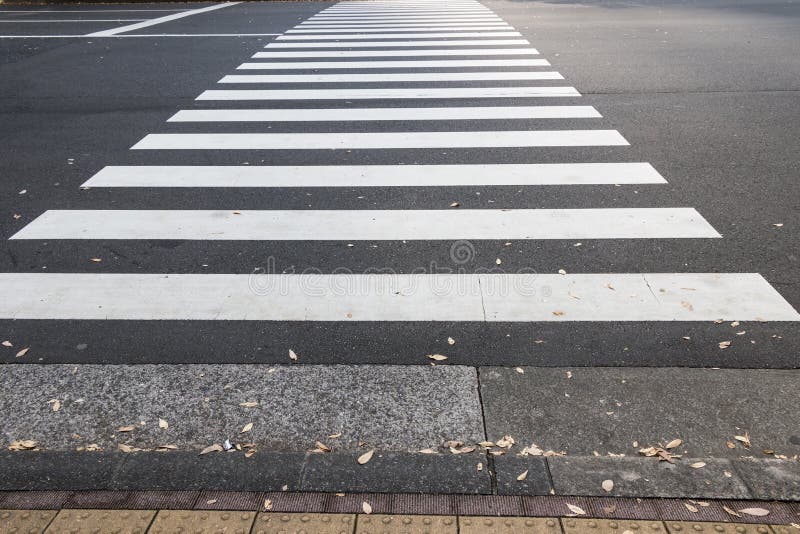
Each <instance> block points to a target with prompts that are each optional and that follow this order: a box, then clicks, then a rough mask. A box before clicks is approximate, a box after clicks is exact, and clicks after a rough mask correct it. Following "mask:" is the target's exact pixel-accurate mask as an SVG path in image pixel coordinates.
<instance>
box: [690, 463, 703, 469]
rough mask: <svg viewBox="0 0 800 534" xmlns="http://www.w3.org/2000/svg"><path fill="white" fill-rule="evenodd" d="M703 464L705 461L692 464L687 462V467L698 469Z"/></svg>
mask: <svg viewBox="0 0 800 534" xmlns="http://www.w3.org/2000/svg"><path fill="white" fill-rule="evenodd" d="M705 466H706V463H705V462H695V463H693V464H689V467H691V468H692V469H700V468H702V467H705Z"/></svg>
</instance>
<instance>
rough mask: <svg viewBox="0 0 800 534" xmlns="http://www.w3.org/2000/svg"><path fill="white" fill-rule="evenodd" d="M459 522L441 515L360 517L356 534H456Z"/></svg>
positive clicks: (377, 515) (361, 515) (363, 515)
mask: <svg viewBox="0 0 800 534" xmlns="http://www.w3.org/2000/svg"><path fill="white" fill-rule="evenodd" d="M457 532H458V522H457V520H456V518H455V517H452V516H440V515H380V514H376V515H365V514H360V515H359V516H358V527H357V528H356V534H456V533H457Z"/></svg>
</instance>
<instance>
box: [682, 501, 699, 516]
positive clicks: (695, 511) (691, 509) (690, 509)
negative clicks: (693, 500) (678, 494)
mask: <svg viewBox="0 0 800 534" xmlns="http://www.w3.org/2000/svg"><path fill="white" fill-rule="evenodd" d="M683 505H684V506H685V507H686V509H687V510H689V511H690V512H692V513H693V514H696V513H697V512H699V511H700V510H699V509H698V508H697V507H696V506H692V505H691V504H689V503H688V502H685V503H683Z"/></svg>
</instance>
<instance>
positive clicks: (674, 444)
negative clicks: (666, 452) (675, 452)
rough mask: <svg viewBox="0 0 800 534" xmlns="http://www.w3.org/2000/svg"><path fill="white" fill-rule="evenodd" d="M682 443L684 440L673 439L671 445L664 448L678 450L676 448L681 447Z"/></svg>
mask: <svg viewBox="0 0 800 534" xmlns="http://www.w3.org/2000/svg"><path fill="white" fill-rule="evenodd" d="M682 443H683V440H682V439H673V440H672V441H670V442H669V443H667V444H666V445H665V446H664V448H665V449H674V448H676V447H680V446H681V444H682Z"/></svg>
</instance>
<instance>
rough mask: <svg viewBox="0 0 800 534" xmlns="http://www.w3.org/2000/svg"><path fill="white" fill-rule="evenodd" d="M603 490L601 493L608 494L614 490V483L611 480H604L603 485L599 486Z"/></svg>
mask: <svg viewBox="0 0 800 534" xmlns="http://www.w3.org/2000/svg"><path fill="white" fill-rule="evenodd" d="M600 487H602V488H603V491H605V492H606V493H608V492H610V491H611V490H613V489H614V481H613V480H610V479H609V480H604V481H603V483H602V484H601V485H600Z"/></svg>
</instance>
